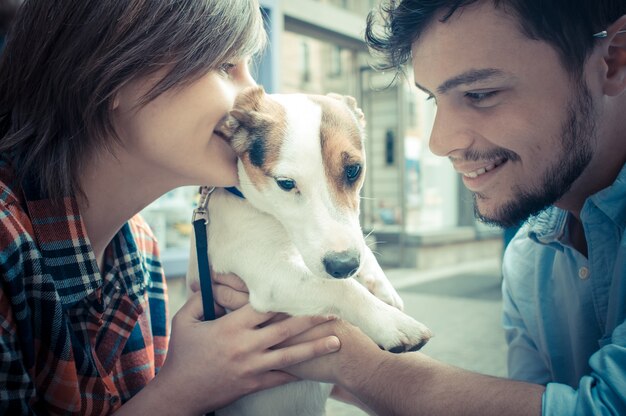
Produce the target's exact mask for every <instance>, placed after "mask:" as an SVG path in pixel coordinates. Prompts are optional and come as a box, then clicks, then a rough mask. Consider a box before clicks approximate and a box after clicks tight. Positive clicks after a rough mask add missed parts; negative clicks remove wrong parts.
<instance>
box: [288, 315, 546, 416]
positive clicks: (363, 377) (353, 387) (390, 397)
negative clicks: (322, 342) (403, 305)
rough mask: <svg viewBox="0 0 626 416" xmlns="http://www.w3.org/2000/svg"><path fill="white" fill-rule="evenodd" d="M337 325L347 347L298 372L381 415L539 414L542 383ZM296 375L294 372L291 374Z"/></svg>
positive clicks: (306, 364)
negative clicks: (389, 346) (384, 346)
mask: <svg viewBox="0 0 626 416" xmlns="http://www.w3.org/2000/svg"><path fill="white" fill-rule="evenodd" d="M325 325H329V326H331V325H332V326H334V332H335V333H336V335H337V336H338V337H339V338H340V340H341V349H340V351H339V352H337V353H333V354H329V355H327V356H325V357H320V358H318V359H314V360H312V361H309V362H306V363H303V364H301V365H298V366H296V367H295V368H294V369H293V372H294V374H296V375H297V376H299V377H302V378H313V379H316V380H320V381H326V382H332V383H336V384H338V385H340V386H341V387H343V388H344V389H346V390H347V391H348V392H349V393H351V394H353V395H354V396H356V397H357V398H358V399H359V400H360V401H362V402H363V403H364V404H365V405H366V406H367V407H369V408H370V409H372V410H373V411H374V412H376V414H380V415H413V416H414V415H432V416H436V415H481V416H484V415H498V416H500V415H503V414H506V415H539V414H541V410H542V396H543V392H544V390H545V388H544V387H543V386H541V385H537V384H530V383H525V382H520V381H511V380H506V379H501V378H496V377H491V376H485V375H481V374H476V373H472V372H469V371H465V370H462V369H459V368H456V367H453V366H449V365H446V364H443V363H440V362H438V361H436V360H434V359H431V358H429V357H427V356H426V355H424V354H422V353H419V352H414V353H404V354H391V353H389V352H386V351H382V350H380V349H379V348H378V346H377V345H375V344H374V343H373V342H372V341H371V340H370V339H369V338H367V337H366V336H365V335H364V334H363V333H362V332H361V331H360V330H359V329H358V328H356V327H354V326H352V325H350V324H348V323H345V322H341V321H338V322H331V323H329V324H323V325H321V326H320V327H321V328H320V329H323V327H324V326H325ZM290 371H291V370H290Z"/></svg>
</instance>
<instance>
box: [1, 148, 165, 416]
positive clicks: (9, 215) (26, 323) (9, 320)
mask: <svg viewBox="0 0 626 416" xmlns="http://www.w3.org/2000/svg"><path fill="white" fill-rule="evenodd" d="M0 281H1V284H2V286H1V287H0V357H1V363H0V414H11V415H17V414H33V413H36V414H89V415H100V414H108V413H112V412H113V411H115V410H116V409H117V408H118V407H120V406H121V405H122V404H123V403H124V402H125V401H127V400H128V399H130V398H131V397H132V396H133V395H134V394H135V393H137V392H138V391H139V390H141V388H142V387H144V386H145V385H146V384H147V383H148V382H149V381H150V380H151V379H152V378H153V377H154V376H155V374H156V373H157V372H158V371H159V369H160V368H161V366H162V364H163V361H164V360H165V354H166V348H167V343H168V336H169V333H168V328H167V309H166V304H167V295H166V293H167V292H166V285H165V280H164V276H163V270H162V268H161V264H160V262H159V256H158V250H157V246H156V242H155V239H154V236H153V234H152V233H151V231H150V229H149V227H148V226H147V225H146V224H145V223H144V222H143V220H142V219H141V218H140V217H138V216H136V217H134V218H133V219H131V220H130V221H129V222H128V223H126V224H125V225H124V226H123V227H122V228H121V229H120V231H119V232H118V233H117V234H116V236H115V237H114V238H113V240H112V241H111V244H110V245H109V246H108V248H107V250H106V252H105V267H104V271H103V272H102V273H101V272H100V270H99V268H98V264H97V261H96V258H95V256H94V253H93V251H92V249H91V246H90V244H89V240H88V238H87V235H86V233H85V226H84V224H83V222H82V219H81V217H80V214H79V212H78V207H77V204H76V200H75V199H74V198H65V199H64V200H63V204H62V207H57V208H55V207H54V206H53V205H52V204H51V203H50V201H49V200H46V199H42V198H39V197H38V196H37V195H36V193H35V192H32V191H31V190H29V186H25V187H24V189H22V188H21V187H20V186H19V185H18V184H17V183H16V182H15V178H14V174H13V170H12V169H11V167H10V165H9V164H8V163H7V162H6V161H4V160H0Z"/></svg>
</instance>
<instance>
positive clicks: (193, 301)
mask: <svg viewBox="0 0 626 416" xmlns="http://www.w3.org/2000/svg"><path fill="white" fill-rule="evenodd" d="M174 319H176V320H181V319H182V320H183V321H185V322H187V321H202V320H203V319H204V310H203V309H202V296H201V294H200V292H195V293H193V294H192V295H191V296H190V297H189V299H187V302H185V303H184V304H183V306H182V307H181V308H180V309H179V310H178V312H177V313H176V315H174Z"/></svg>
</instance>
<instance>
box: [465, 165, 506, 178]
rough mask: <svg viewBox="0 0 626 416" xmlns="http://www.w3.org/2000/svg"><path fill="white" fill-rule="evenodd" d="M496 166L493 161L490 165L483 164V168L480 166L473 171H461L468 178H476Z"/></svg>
mask: <svg viewBox="0 0 626 416" xmlns="http://www.w3.org/2000/svg"><path fill="white" fill-rule="evenodd" d="M496 166H498V165H496V164H495V163H492V164H491V165H488V166H485V167H484V168H480V169H477V170H475V171H473V172H467V173H463V176H466V177H468V178H472V179H474V178H478V177H479V176H480V175H482V174H483V173H486V172H489V171H490V170H492V169H494V168H495V167H496Z"/></svg>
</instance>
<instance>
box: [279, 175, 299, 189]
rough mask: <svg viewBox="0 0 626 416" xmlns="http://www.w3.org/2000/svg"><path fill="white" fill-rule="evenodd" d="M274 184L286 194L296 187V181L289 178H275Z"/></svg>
mask: <svg viewBox="0 0 626 416" xmlns="http://www.w3.org/2000/svg"><path fill="white" fill-rule="evenodd" d="M276 184H277V185H278V186H279V187H280V189H282V190H283V191H287V192H289V191H291V190H292V189H293V188H295V187H296V181H294V180H293V179H289V178H277V179H276Z"/></svg>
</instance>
